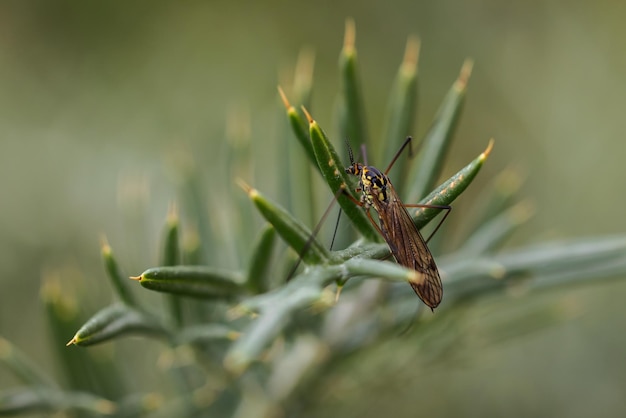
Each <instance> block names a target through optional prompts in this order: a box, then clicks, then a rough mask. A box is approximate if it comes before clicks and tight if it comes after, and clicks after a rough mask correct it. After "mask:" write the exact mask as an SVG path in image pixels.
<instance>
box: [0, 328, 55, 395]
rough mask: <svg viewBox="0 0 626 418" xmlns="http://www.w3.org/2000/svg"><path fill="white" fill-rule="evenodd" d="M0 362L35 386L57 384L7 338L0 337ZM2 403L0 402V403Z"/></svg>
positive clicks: (22, 379)
mask: <svg viewBox="0 0 626 418" xmlns="http://www.w3.org/2000/svg"><path fill="white" fill-rule="evenodd" d="M0 362H2V363H4V364H5V365H6V366H7V367H8V368H9V369H10V370H11V371H12V372H13V374H15V376H17V378H18V379H20V380H21V381H23V382H24V383H27V384H29V385H33V386H37V387H50V388H55V387H57V385H56V384H55V383H54V382H53V381H52V379H51V378H50V377H49V376H48V375H46V374H45V373H43V370H42V369H41V367H38V366H37V365H36V364H34V363H33V362H32V361H31V360H30V358H28V357H27V356H26V355H25V354H24V353H22V352H21V351H20V350H19V349H18V348H17V347H15V346H14V345H13V344H11V343H10V342H9V341H8V340H5V339H4V338H2V337H0ZM1 404H2V403H1V402H0V405H1Z"/></svg>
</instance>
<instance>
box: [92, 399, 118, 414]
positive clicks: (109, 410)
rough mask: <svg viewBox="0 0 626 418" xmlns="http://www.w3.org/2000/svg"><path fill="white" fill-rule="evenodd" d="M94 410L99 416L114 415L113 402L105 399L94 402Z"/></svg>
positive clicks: (114, 407)
mask: <svg viewBox="0 0 626 418" xmlns="http://www.w3.org/2000/svg"><path fill="white" fill-rule="evenodd" d="M96 409H97V410H98V412H100V413H101V414H104V415H112V414H114V413H115V410H116V406H115V404H114V403H113V402H111V401H109V400H107V399H100V400H98V401H97V402H96Z"/></svg>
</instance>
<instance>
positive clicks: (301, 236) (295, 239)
mask: <svg viewBox="0 0 626 418" xmlns="http://www.w3.org/2000/svg"><path fill="white" fill-rule="evenodd" d="M240 185H241V187H242V188H243V189H244V191H245V192H246V193H247V194H248V196H249V197H250V199H251V200H252V202H253V203H254V204H255V206H256V207H257V209H258V210H259V212H261V215H262V216H263V217H264V218H265V219H266V220H267V221H268V222H269V223H270V224H272V226H274V228H275V229H276V232H278V234H279V235H280V236H281V238H282V239H283V240H284V241H285V242H286V243H287V244H288V245H289V246H290V247H291V248H293V249H294V250H295V251H296V253H298V254H299V255H300V256H302V260H303V261H304V262H305V263H313V264H319V263H324V262H327V261H329V260H330V258H331V255H330V253H329V252H328V250H327V249H326V248H324V246H323V245H321V244H320V243H319V242H318V241H317V240H316V239H315V238H314V237H313V235H312V232H311V230H310V229H308V228H307V227H306V226H305V225H304V224H303V223H302V222H300V221H299V220H298V219H296V218H294V217H293V216H291V214H289V212H287V211H286V210H285V209H283V208H281V207H280V206H278V205H277V204H275V203H273V202H271V201H270V200H268V199H267V198H265V197H264V196H263V195H261V193H260V192H259V191H258V190H256V189H253V188H251V187H250V186H248V185H247V184H245V183H243V182H240ZM306 245H308V248H305V246H306ZM304 250H306V251H304Z"/></svg>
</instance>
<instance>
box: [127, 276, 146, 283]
mask: <svg viewBox="0 0 626 418" xmlns="http://www.w3.org/2000/svg"><path fill="white" fill-rule="evenodd" d="M142 277H143V276H130V277H129V279H130V280H137V281H138V282H140V281H141V279H142Z"/></svg>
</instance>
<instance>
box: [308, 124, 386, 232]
mask: <svg viewBox="0 0 626 418" xmlns="http://www.w3.org/2000/svg"><path fill="white" fill-rule="evenodd" d="M307 117H308V119H309V132H310V133H311V142H312V143H313V150H314V151H315V157H316V158H317V163H318V165H319V167H320V169H321V170H322V175H323V176H324V179H325V180H326V182H327V183H328V185H329V187H330V190H331V191H332V192H333V193H334V195H335V196H337V201H338V202H339V205H340V206H341V209H343V211H344V212H345V214H346V216H347V217H348V218H350V220H351V221H352V223H353V224H354V227H355V228H356V229H357V230H358V231H359V232H360V233H361V234H363V236H364V237H365V238H367V239H368V240H370V241H380V237H379V235H378V232H377V231H376V229H375V228H374V227H373V226H372V224H371V222H370V221H369V219H368V218H367V216H366V214H365V211H363V209H361V207H359V206H358V205H356V204H355V202H354V201H353V200H352V199H350V198H349V197H348V196H346V195H345V194H344V193H342V192H341V191H340V190H344V191H345V192H347V193H350V192H349V191H347V190H346V188H347V186H346V185H348V184H351V179H350V177H349V175H348V174H347V173H346V171H345V168H344V167H343V165H342V164H341V160H340V159H339V156H338V155H337V152H336V151H335V148H334V147H333V145H332V144H331V143H330V141H329V140H328V137H327V136H326V134H325V133H324V131H323V130H322V128H321V127H320V126H319V125H318V123H317V122H316V121H315V120H314V119H313V118H312V117H311V116H310V115H309V114H308V113H307ZM356 200H358V199H356Z"/></svg>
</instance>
